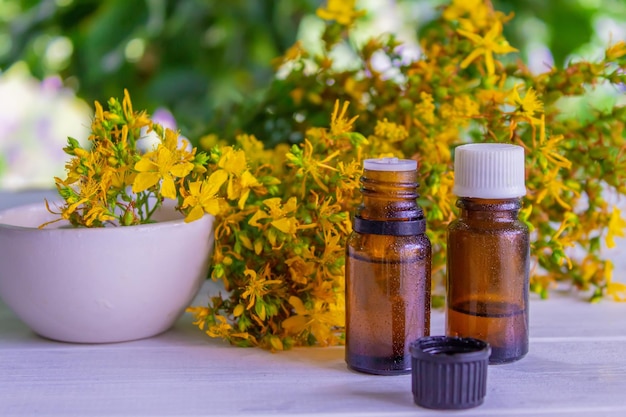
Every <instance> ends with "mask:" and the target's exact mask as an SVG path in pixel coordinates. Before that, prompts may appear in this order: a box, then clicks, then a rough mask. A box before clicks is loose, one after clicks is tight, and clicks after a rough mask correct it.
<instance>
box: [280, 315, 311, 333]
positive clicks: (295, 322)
mask: <svg viewBox="0 0 626 417" xmlns="http://www.w3.org/2000/svg"><path fill="white" fill-rule="evenodd" d="M306 323H307V318H306V317H303V316H291V317H289V318H287V319H285V320H283V329H285V330H287V331H288V332H289V333H294V334H297V333H300V332H301V331H303V330H304V329H305V328H306Z"/></svg>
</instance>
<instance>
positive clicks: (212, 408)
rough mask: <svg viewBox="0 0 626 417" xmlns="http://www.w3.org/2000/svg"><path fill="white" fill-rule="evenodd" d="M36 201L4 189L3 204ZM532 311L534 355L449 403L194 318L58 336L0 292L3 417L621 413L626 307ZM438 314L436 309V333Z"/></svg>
mask: <svg viewBox="0 0 626 417" xmlns="http://www.w3.org/2000/svg"><path fill="white" fill-rule="evenodd" d="M40 198H41V192H31V193H25V194H8V193H6V192H5V193H3V192H0V209H1V208H4V207H8V206H11V205H16V204H21V203H26V202H30V201H33V200H35V201H38V200H40ZM1 268H2V265H0V273H1ZM617 273H618V274H620V273H624V272H623V271H619V270H618V271H617ZM208 291H210V287H209V286H205V287H204V288H203V290H202V292H201V293H200V294H199V295H198V297H197V298H196V303H200V304H203V303H204V302H205V301H206V297H207V292H208ZM34 308H36V306H34ZM530 314H531V315H530V323H531V343H530V353H529V354H528V356H527V357H526V358H524V359H523V360H521V361H519V362H516V363H513V364H508V365H498V366H490V367H489V376H488V391H487V397H486V399H485V403H484V404H483V405H482V406H480V407H478V408H475V409H471V410H466V411H456V412H454V411H449V412H446V411H443V412H442V411H431V410H426V409H422V408H420V407H417V406H415V405H414V404H413V398H412V394H411V382H410V376H408V375H405V376H371V375H364V374H358V373H355V372H351V371H349V370H347V369H346V366H345V363H344V359H343V354H344V351H343V348H341V347H337V348H296V349H293V350H291V351H289V352H283V353H277V354H272V353H269V352H266V351H263V350H260V349H254V348H247V349H246V348H236V347H231V346H229V345H228V344H226V343H224V342H222V341H219V340H213V339H210V338H209V337H208V336H206V335H204V334H203V333H202V332H201V331H199V330H198V329H196V328H195V327H194V326H193V325H192V324H191V317H190V316H188V315H185V316H183V317H182V318H181V319H180V320H179V321H178V322H177V324H176V325H175V327H174V328H173V329H172V330H170V331H168V332H166V333H164V334H162V335H160V336H157V337H154V338H151V339H145V340H140V341H135V342H127V343H118V344H104V345H75V344H66V343H58V342H53V341H50V340H46V339H43V338H40V337H38V336H36V335H35V334H33V333H32V332H31V331H30V330H29V329H28V328H27V327H26V326H25V325H24V324H22V323H21V322H20V321H19V320H18V319H17V318H16V317H15V316H14V315H13V313H11V312H10V311H9V309H8V308H7V307H6V305H5V304H4V303H2V302H1V301H0V416H2V417H9V416H209V415H220V416H264V415H281V416H283V415H294V416H314V415H325V416H344V417H349V416H429V415H430V416H441V415H455V416H592V417H599V416H615V417H617V416H620V417H622V416H626V304H618V303H614V302H611V301H605V302H602V303H600V304H597V305H591V304H589V303H587V302H585V301H583V300H579V299H577V298H576V297H575V296H571V295H568V296H565V295H559V294H555V295H553V296H552V298H551V299H550V300H549V301H540V300H537V299H533V300H532V302H531V310H530ZM443 319H444V317H443V313H442V312H441V311H434V312H433V315H432V322H433V324H432V333H433V334H441V333H442V332H443Z"/></svg>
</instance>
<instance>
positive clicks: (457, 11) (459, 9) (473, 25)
mask: <svg viewBox="0 0 626 417" xmlns="http://www.w3.org/2000/svg"><path fill="white" fill-rule="evenodd" d="M489 12H490V10H489V8H488V7H487V5H486V4H485V1H484V0H453V1H452V4H451V5H449V6H448V7H446V8H445V10H444V11H443V18H444V19H446V20H458V21H459V22H460V23H461V25H462V26H463V27H464V28H465V29H467V30H475V29H482V28H483V27H485V26H486V25H487V23H488V17H489Z"/></svg>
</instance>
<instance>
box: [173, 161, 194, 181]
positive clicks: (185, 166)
mask: <svg viewBox="0 0 626 417" xmlns="http://www.w3.org/2000/svg"><path fill="white" fill-rule="evenodd" d="M192 170H193V164H192V163H191V162H180V163H178V164H176V165H174V166H172V168H170V174H172V175H173V176H175V177H179V178H182V177H184V176H186V175H187V174H189V173H190V172H191V171H192Z"/></svg>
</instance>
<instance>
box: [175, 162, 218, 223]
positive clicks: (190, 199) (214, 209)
mask: <svg viewBox="0 0 626 417" xmlns="http://www.w3.org/2000/svg"><path fill="white" fill-rule="evenodd" d="M227 179H228V174H227V173H226V172H225V171H223V170H219V171H215V172H214V173H212V174H211V176H210V177H209V178H207V179H206V180H204V181H194V182H191V183H189V190H183V195H184V196H185V199H184V200H183V205H182V208H183V209H185V208H191V210H190V211H189V213H188V214H187V216H186V217H185V223H189V222H192V221H194V220H198V219H199V218H201V217H202V216H204V213H205V212H206V213H209V214H212V215H214V216H215V215H217V214H218V213H219V211H220V204H219V200H218V196H217V193H218V191H219V189H220V187H221V186H222V184H224V182H226V180H227Z"/></svg>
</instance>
